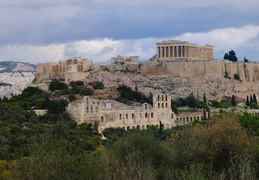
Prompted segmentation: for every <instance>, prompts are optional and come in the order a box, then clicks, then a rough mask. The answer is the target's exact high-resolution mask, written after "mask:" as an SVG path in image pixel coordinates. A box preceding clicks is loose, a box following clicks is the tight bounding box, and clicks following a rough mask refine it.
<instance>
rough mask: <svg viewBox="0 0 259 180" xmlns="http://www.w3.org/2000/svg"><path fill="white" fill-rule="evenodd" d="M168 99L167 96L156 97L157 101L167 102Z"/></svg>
mask: <svg viewBox="0 0 259 180" xmlns="http://www.w3.org/2000/svg"><path fill="white" fill-rule="evenodd" d="M167 99H168V97H167V94H165V95H164V94H162V95H157V101H158V102H159V101H167Z"/></svg>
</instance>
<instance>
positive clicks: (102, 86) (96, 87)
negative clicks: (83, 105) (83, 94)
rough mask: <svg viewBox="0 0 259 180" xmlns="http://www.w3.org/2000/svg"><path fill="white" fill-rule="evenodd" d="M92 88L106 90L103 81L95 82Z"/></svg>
mask: <svg viewBox="0 0 259 180" xmlns="http://www.w3.org/2000/svg"><path fill="white" fill-rule="evenodd" d="M92 86H93V88H94V89H103V88H104V84H103V82H101V81H94V82H93V83H92Z"/></svg>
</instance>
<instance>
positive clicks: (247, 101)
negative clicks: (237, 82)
mask: <svg viewBox="0 0 259 180" xmlns="http://www.w3.org/2000/svg"><path fill="white" fill-rule="evenodd" d="M246 105H247V106H250V102H249V97H248V96H246Z"/></svg>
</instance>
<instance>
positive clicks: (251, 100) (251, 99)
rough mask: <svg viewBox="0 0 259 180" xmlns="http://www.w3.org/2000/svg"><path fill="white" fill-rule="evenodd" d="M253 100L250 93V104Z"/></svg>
mask: <svg viewBox="0 0 259 180" xmlns="http://www.w3.org/2000/svg"><path fill="white" fill-rule="evenodd" d="M253 102H254V101H253V96H252V95H251V96H250V105H251V104H252V103H253Z"/></svg>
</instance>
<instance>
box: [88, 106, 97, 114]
mask: <svg viewBox="0 0 259 180" xmlns="http://www.w3.org/2000/svg"><path fill="white" fill-rule="evenodd" d="M98 112H99V107H98V106H93V105H91V106H86V113H98Z"/></svg>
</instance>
